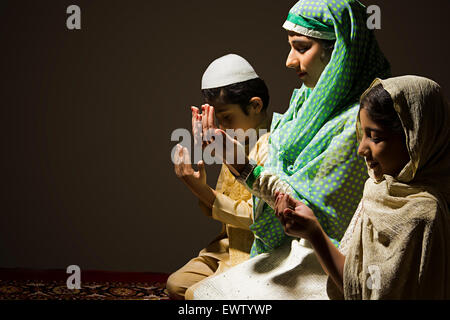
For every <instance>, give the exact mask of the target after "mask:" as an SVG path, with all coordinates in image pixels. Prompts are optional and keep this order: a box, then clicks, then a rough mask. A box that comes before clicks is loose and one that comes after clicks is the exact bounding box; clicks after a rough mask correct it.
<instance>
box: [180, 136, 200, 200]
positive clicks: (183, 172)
mask: <svg viewBox="0 0 450 320" xmlns="http://www.w3.org/2000/svg"><path fill="white" fill-rule="evenodd" d="M174 161H175V174H176V175H177V177H178V178H179V179H180V180H182V181H183V182H184V183H185V184H186V185H187V186H188V187H189V188H190V189H191V191H192V192H193V193H194V194H196V195H198V194H199V193H200V192H201V190H202V189H203V188H204V187H205V186H207V183H206V170H205V165H204V163H203V161H199V162H198V164H197V166H198V171H194V169H193V168H192V165H191V157H190V156H189V152H188V149H187V148H185V147H182V146H181V145H179V144H178V145H177V148H176V151H175V155H174Z"/></svg>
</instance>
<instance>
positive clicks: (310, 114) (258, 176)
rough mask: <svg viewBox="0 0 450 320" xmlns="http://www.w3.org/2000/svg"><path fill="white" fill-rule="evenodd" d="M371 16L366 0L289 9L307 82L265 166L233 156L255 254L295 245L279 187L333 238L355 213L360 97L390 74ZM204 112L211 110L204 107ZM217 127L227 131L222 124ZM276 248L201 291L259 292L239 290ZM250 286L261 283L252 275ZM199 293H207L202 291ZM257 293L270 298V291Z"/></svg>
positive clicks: (276, 127)
mask: <svg viewBox="0 0 450 320" xmlns="http://www.w3.org/2000/svg"><path fill="white" fill-rule="evenodd" d="M366 18H367V17H366V11H365V8H364V6H363V5H361V4H360V3H359V2H358V1H353V0H345V1H331V0H330V1H325V0H323V1H314V2H313V1H305V0H301V1H299V2H298V3H297V4H296V5H295V6H294V7H293V8H292V9H291V10H290V12H289V15H288V18H287V20H286V22H285V23H284V25H283V27H284V28H285V29H286V30H287V31H288V41H289V44H290V46H291V51H290V53H289V55H288V58H287V62H286V65H287V67H289V68H293V69H294V70H295V71H296V72H297V74H298V75H299V77H300V79H302V80H303V81H304V84H303V86H302V87H301V88H300V89H296V90H294V93H293V95H292V98H291V102H290V106H289V109H288V110H287V112H286V113H285V114H284V115H282V116H281V115H274V118H273V121H272V127H271V132H272V133H271V136H270V140H269V155H268V160H267V162H266V163H265V166H264V167H261V166H255V165H253V164H251V163H246V164H245V165H239V164H233V165H232V164H228V165H229V168H230V170H231V171H232V172H234V173H235V174H236V176H238V180H240V181H241V182H243V183H244V185H246V186H247V187H248V189H249V190H250V191H251V192H252V193H253V195H255V196H256V197H257V198H256V199H255V205H254V210H255V211H254V221H255V222H254V224H253V225H252V226H251V229H252V230H253V232H254V235H255V242H254V243H253V247H252V251H251V256H256V255H258V254H262V253H267V252H270V251H273V250H274V249H276V248H279V247H281V246H282V247H283V248H285V249H286V248H287V251H288V252H287V255H289V251H290V250H291V247H290V241H287V240H292V238H290V237H289V236H288V235H286V234H285V232H284V229H283V226H282V224H281V223H280V222H279V221H278V219H277V217H276V216H275V215H274V211H273V207H274V206H275V199H276V197H275V193H276V192H277V191H282V192H285V193H288V194H290V195H291V196H292V197H293V198H294V199H297V200H299V201H302V202H303V203H305V204H307V205H308V206H309V207H310V208H311V209H313V210H314V212H316V215H317V218H318V220H319V222H320V225H321V226H322V228H323V229H324V231H325V233H326V234H327V236H328V237H329V238H330V240H331V241H332V242H333V243H334V244H335V245H336V246H337V245H338V244H339V241H340V239H341V238H342V236H343V234H344V232H345V230H346V228H347V226H348V223H349V222H350V220H351V217H352V215H353V213H354V210H355V209H356V207H357V204H358V202H359V200H360V198H361V194H362V188H363V183H364V180H365V177H364V175H365V173H364V167H365V165H364V163H363V161H362V160H361V159H358V157H357V155H356V149H357V145H356V143H357V140H356V131H355V124H356V117H357V113H358V110H359V97H360V95H361V94H362V93H363V91H364V90H365V89H366V88H367V87H368V86H369V85H370V83H371V82H372V80H373V79H374V78H376V77H387V76H388V75H389V64H388V62H387V61H386V59H385V58H384V56H383V54H382V53H381V52H380V50H379V48H378V44H377V42H376V39H375V37H374V34H373V32H372V31H371V30H368V29H367V27H366ZM205 112H206V114H208V113H209V112H212V111H211V109H210V108H209V109H208V108H206V110H205ZM208 118H212V117H208ZM208 127H213V124H212V123H209V124H208ZM218 132H220V133H221V134H223V135H224V137H225V138H226V139H229V137H227V136H226V135H225V134H224V132H223V131H220V130H219V131H218ZM224 161H225V162H226V157H225V158H224ZM294 243H295V242H293V244H294ZM300 245H301V246H302V247H305V246H307V245H308V244H307V243H305V242H301V243H300ZM292 250H294V248H293V249H292ZM308 250H309V249H308ZM308 250H306V251H305V250H304V251H303V253H305V254H303V255H302V254H301V256H302V259H303V261H306V260H308V259H310V257H312V255H313V253H311V251H310V250H309V251H308ZM276 251H277V250H275V251H274V253H273V255H272V256H273V257H274V258H273V259H272V258H270V254H269V256H264V258H258V260H254V261H253V262H251V261H248V262H246V263H244V264H243V265H241V266H240V268H239V269H236V270H239V272H238V271H231V270H230V271H231V272H229V273H228V274H227V275H224V276H222V279H225V278H226V277H228V275H231V274H233V272H235V275H236V276H237V278H234V275H233V276H230V277H229V278H228V279H227V280H226V281H224V282H223V283H224V284H226V285H227V286H228V287H229V288H230V287H231V288H232V285H230V283H231V284H232V283H233V282H234V281H235V280H234V279H240V280H236V282H240V283H241V285H239V288H234V289H233V288H232V289H226V290H225V289H224V288H223V287H221V288H220V290H219V291H220V293H218V292H219V291H216V293H217V295H216V296H214V294H212V295H211V294H208V292H207V291H208V290H211V286H210V285H208V288H209V289H208V290H203V292H204V293H205V294H206V295H207V297H208V298H226V297H227V294H228V293H229V294H230V295H232V296H234V297H235V298H236V299H239V298H256V296H255V294H259V293H260V292H261V291H258V290H256V289H255V290H254V291H252V294H250V295H248V294H247V293H246V291H245V290H241V287H242V283H243V282H248V281H249V282H251V281H252V280H249V279H250V278H254V277H255V274H254V272H253V271H254V270H256V269H258V268H256V269H255V265H252V264H255V263H259V262H260V261H262V260H263V259H265V262H264V263H265V264H266V265H267V266H268V267H267V268H269V269H270V270H272V269H275V266H279V265H280V262H277V261H273V263H272V264H271V263H269V260H271V259H272V260H277V259H284V258H286V254H284V253H283V254H281V256H277V255H278V253H279V252H280V251H278V253H277V252H276ZM311 259H314V258H311ZM264 263H260V264H259V266H261V265H262V264H264ZM299 263H300V264H301V263H302V262H299ZM305 263H306V262H305ZM272 265H273V268H272V267H271V266H272ZM289 266H291V265H290V264H289ZM285 267H286V268H289V267H287V266H285ZM245 268H247V271H248V272H246V271H245ZM267 268H266V267H263V271H262V272H259V273H260V274H265V275H268V272H269V270H268V269H267ZM319 268H320V266H319ZM316 271H317V270H316ZM302 272H303V271H302ZM314 272H315V271H314ZM237 273H239V275H237ZM300 273H301V272H300ZM292 277H295V278H296V279H297V278H298V277H299V274H298V273H295V272H294V273H292V274H289V275H287V276H286V277H285V278H283V280H280V281H279V282H280V283H281V287H283V286H284V285H285V284H286V283H289V282H292V281H291V280H292ZM300 277H301V276H300ZM277 279H278V280H279V278H277ZM321 279H323V277H322V278H321ZM267 281H269V282H273V281H274V280H273V279H272V278H271V276H270V275H269V276H268V277H266V278H265V279H264V280H262V282H263V283H264V282H267ZM314 281H316V280H314ZM314 281H313V282H314ZM208 283H209V284H211V283H213V282H208ZM283 283H284V284H283ZM297 283H300V284H301V283H302V281H297ZM216 284H217V283H216ZM214 285H215V284H214ZM214 285H212V286H214ZM248 287H253V288H256V287H257V286H255V285H254V283H253V282H251V285H249V286H248ZM204 288H206V285H205V286H204ZM224 290H225V291H227V292H228V293H225V291H224ZM321 290H322V287H321V286H320V289H319V291H321ZM238 291H239V292H243V294H242V296H241V295H238V294H237V292H238ZM282 291H283V289H282ZM300 291H302V292H304V294H305V296H304V297H305V298H306V297H309V296H311V294H310V290H309V289H308V290H303V289H302V290H300ZM247 292H248V291H247ZM292 292H293V291H292ZM265 293H266V294H267V291H265ZM269 294H270V292H269ZM283 294H284V293H283V292H281V293H280V295H279V296H280V297H281V298H286V297H287V296H284V295H283ZM252 295H253V296H252ZM195 297H196V298H206V296H205V295H202V294H200V291H198V294H197V293H196V294H195ZM258 297H260V298H265V299H267V298H268V296H265V295H263V296H258ZM292 297H299V292H298V291H296V292H295V293H293V294H292ZM269 298H270V296H269ZM287 298H289V297H287Z"/></svg>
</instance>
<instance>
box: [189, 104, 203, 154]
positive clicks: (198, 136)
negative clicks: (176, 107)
mask: <svg viewBox="0 0 450 320" xmlns="http://www.w3.org/2000/svg"><path fill="white" fill-rule="evenodd" d="M191 111H192V135H193V136H194V145H195V146H199V145H202V147H203V141H202V140H203V139H202V137H203V135H202V115H201V114H199V110H198V108H197V107H194V106H192V107H191Z"/></svg>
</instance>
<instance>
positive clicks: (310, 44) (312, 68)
mask: <svg viewBox="0 0 450 320" xmlns="http://www.w3.org/2000/svg"><path fill="white" fill-rule="evenodd" d="M288 42H289V45H290V46H291V51H290V52H289V55H288V57H287V60H286V67H288V68H291V69H295V71H296V73H297V75H298V76H299V78H300V79H301V80H302V81H303V83H304V84H305V86H307V87H308V88H314V87H315V86H316V84H317V82H318V81H319V78H320V75H321V74H322V72H323V70H324V69H325V67H326V66H327V64H328V62H329V59H330V58H329V57H328V59H326V60H325V61H324V59H323V58H322V57H323V55H324V49H323V46H322V43H321V42H319V41H317V40H315V39H313V38H310V37H306V36H303V35H301V34H298V33H296V32H292V31H288Z"/></svg>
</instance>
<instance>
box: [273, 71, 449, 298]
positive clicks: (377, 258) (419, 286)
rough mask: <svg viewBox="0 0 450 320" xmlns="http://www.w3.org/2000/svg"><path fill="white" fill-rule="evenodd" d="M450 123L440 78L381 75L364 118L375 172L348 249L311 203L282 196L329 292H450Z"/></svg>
mask: <svg viewBox="0 0 450 320" xmlns="http://www.w3.org/2000/svg"><path fill="white" fill-rule="evenodd" d="M449 123H450V109H449V106H448V104H447V103H446V101H445V100H444V98H443V96H442V92H441V89H440V87H439V85H438V84H436V83H435V82H433V81H431V80H428V79H426V78H421V77H415V76H405V77H398V78H392V79H388V80H380V79H377V80H375V81H374V83H373V84H372V85H371V87H370V88H369V89H368V90H367V91H366V93H365V94H364V95H363V96H362V99H361V108H360V112H359V120H358V128H360V129H359V130H358V132H359V135H358V138H359V140H360V145H359V149H358V153H359V155H360V156H362V157H364V159H365V161H366V164H367V168H368V171H369V176H370V178H369V179H368V180H367V182H366V184H365V187H364V194H363V198H362V200H361V202H360V205H359V207H358V210H357V211H356V213H355V215H354V217H353V219H352V222H351V224H350V226H349V228H348V229H347V231H346V233H345V235H344V238H343V239H342V242H341V246H340V250H338V249H336V248H335V247H334V246H333V244H332V243H331V242H330V240H329V239H328V237H327V236H326V234H325V233H324V230H323V228H322V227H321V226H320V224H319V222H318V220H317V218H316V217H315V215H314V213H313V211H312V210H311V209H309V208H308V207H307V206H305V205H304V204H302V203H301V202H299V201H296V200H294V199H292V198H290V197H289V196H287V195H284V194H281V193H280V194H278V196H277V201H276V212H277V216H278V217H279V219H280V220H281V221H282V224H283V226H284V229H285V231H286V233H287V234H289V235H291V236H295V237H302V238H305V239H307V240H309V241H310V242H311V244H312V246H313V248H314V250H315V252H316V254H317V255H318V257H319V261H320V263H321V265H322V267H323V269H324V270H325V271H326V272H327V274H328V275H329V277H330V279H331V280H332V282H329V286H328V287H329V295H330V297H331V298H345V299H449V298H450V261H449V257H450V243H449V239H450V238H449V236H450V216H449V214H450V212H449V210H448V205H449V201H450V127H449V125H448V124H449ZM289 207H295V209H291V208H289ZM333 283H334V285H333ZM336 288H338V289H339V290H336Z"/></svg>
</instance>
